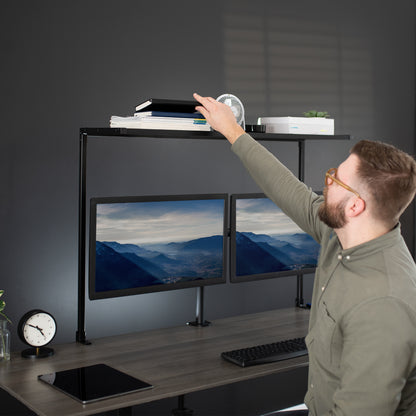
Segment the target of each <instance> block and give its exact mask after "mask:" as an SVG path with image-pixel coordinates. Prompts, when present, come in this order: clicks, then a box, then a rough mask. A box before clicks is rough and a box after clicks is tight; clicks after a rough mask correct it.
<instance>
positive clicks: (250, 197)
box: [230, 194, 320, 283]
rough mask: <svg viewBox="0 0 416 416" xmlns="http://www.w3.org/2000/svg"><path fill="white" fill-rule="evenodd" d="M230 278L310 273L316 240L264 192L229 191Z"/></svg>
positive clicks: (314, 260) (315, 250) (314, 258)
mask: <svg viewBox="0 0 416 416" xmlns="http://www.w3.org/2000/svg"><path fill="white" fill-rule="evenodd" d="M230 218H231V234H230V235H231V246H230V256H231V259H230V268H231V271H230V279H231V282H234V283H237V282H243V281H251V280H258V279H267V278H274V277H280V276H287V275H291V274H299V273H312V272H313V271H314V270H315V268H316V265H317V259H318V253H319V247H320V246H319V244H318V243H317V242H316V241H315V240H314V239H313V238H312V237H311V236H310V235H309V234H306V233H305V232H304V231H302V230H301V229H300V228H299V227H298V226H297V225H296V224H295V223H294V222H293V221H292V220H291V219H290V218H289V217H288V216H287V215H285V214H284V213H283V211H282V210H281V209H280V208H278V207H277V206H276V205H275V204H274V203H273V202H272V201H271V200H270V199H269V198H267V197H265V195H264V194H240V195H231V215H230Z"/></svg>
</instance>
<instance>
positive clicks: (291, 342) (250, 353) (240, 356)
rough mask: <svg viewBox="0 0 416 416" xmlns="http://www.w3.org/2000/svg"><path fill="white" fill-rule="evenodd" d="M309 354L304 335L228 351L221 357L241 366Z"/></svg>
mask: <svg viewBox="0 0 416 416" xmlns="http://www.w3.org/2000/svg"><path fill="white" fill-rule="evenodd" d="M307 354H308V350H307V349H306V344H305V337H302V338H293V339H286V340H283V341H278V342H273V343H271V344H265V345H257V346H254V347H247V348H241V349H239V350H233V351H226V352H223V353H222V354H221V357H222V358H223V359H224V360H227V361H230V362H232V363H234V364H237V365H239V366H240V367H248V366H251V365H257V364H265V363H272V362H275V361H282V360H287V359H289V358H294V357H299V356H301V355H307Z"/></svg>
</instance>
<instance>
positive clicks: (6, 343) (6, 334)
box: [0, 290, 12, 362]
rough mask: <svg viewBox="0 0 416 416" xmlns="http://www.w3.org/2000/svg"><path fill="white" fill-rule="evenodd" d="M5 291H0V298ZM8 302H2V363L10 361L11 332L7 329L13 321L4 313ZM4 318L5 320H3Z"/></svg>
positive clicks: (0, 302)
mask: <svg viewBox="0 0 416 416" xmlns="http://www.w3.org/2000/svg"><path fill="white" fill-rule="evenodd" d="M3 293H4V290H0V296H2V295H3ZM5 306H6V302H5V301H4V300H0V338H1V342H0V362H2V361H9V360H10V331H9V330H8V329H7V323H8V322H9V323H11V322H12V321H11V320H10V319H9V317H8V316H7V315H6V314H5V313H4V308H5ZM1 317H3V318H4V319H1Z"/></svg>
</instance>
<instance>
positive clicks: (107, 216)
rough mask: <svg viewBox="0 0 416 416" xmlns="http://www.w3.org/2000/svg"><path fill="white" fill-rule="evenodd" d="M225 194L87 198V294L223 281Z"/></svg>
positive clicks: (122, 293) (116, 293) (115, 294)
mask: <svg viewBox="0 0 416 416" xmlns="http://www.w3.org/2000/svg"><path fill="white" fill-rule="evenodd" d="M227 218H228V196H227V195H226V194H215V195H214V194H205V195H175V196H144V197H116V198H110V197H105V198H92V199H91V209H90V258H89V297H90V299H103V298H110V297H118V296H127V295H134V294H140V293H149V292H157V291H162V290H173V289H182V288H188V287H195V286H204V285H210V284H218V283H225V279H226V272H225V270H226V267H225V264H226V263H225V262H226V256H225V250H226V247H227V238H226V236H227V232H228V221H227Z"/></svg>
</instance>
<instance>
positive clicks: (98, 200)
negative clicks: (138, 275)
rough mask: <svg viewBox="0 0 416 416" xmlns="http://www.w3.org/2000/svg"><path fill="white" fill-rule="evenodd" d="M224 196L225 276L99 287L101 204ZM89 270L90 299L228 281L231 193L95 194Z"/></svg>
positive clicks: (223, 269)
mask: <svg viewBox="0 0 416 416" xmlns="http://www.w3.org/2000/svg"><path fill="white" fill-rule="evenodd" d="M213 199H218V200H223V201H224V214H223V259H222V276H219V277H210V278H204V279H197V280H192V281H187V282H175V283H165V284H161V285H151V286H142V287H134V288H128V289H117V290H107V291H96V290H95V281H96V274H95V271H96V263H95V261H96V234H97V228H96V227H97V223H96V218H97V205H99V204H111V203H129V202H132V203H134V202H163V201H194V200H213ZM89 230H90V233H89V261H88V267H89V273H88V296H89V299H90V300H97V299H109V298H117V297H124V296H133V295H140V294H146V293H154V292H166V291H171V290H180V289H187V288H193V287H202V286H211V285H218V284H224V283H226V282H227V274H228V273H227V272H228V255H227V253H228V246H229V242H228V234H229V195H228V194H225V193H216V194H214V193H207V194H181V195H145V196H116V197H92V198H91V199H90V224H89Z"/></svg>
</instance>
